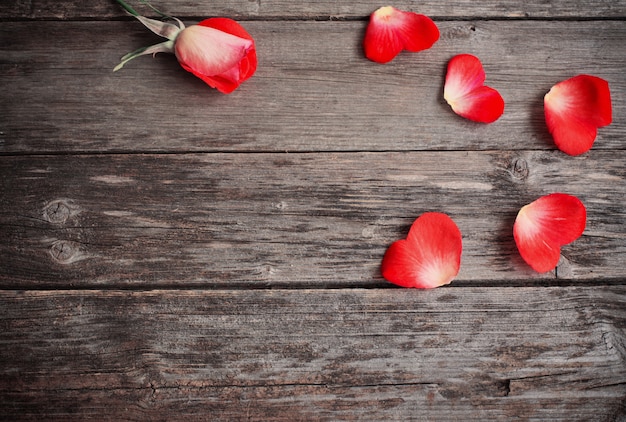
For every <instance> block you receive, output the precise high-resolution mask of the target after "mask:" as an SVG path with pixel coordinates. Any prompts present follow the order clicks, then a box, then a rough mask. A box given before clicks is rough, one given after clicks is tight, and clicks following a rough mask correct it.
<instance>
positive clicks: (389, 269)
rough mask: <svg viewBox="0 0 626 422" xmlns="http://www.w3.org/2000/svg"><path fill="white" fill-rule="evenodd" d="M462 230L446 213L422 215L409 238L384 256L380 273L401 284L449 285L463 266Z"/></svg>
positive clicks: (416, 285)
mask: <svg viewBox="0 0 626 422" xmlns="http://www.w3.org/2000/svg"><path fill="white" fill-rule="evenodd" d="M461 251H462V242H461V232H460V231H459V228H458V227H457V226H456V224H455V223H454V221H452V219H451V218H450V217H448V216H447V215H446V214H442V213H438V212H428V213H425V214H422V215H421V216H420V217H419V218H418V219H417V220H415V222H414V223H413V225H412V226H411V230H409V234H408V236H407V238H406V239H403V240H398V241H396V242H394V243H393V244H392V245H391V246H390V247H389V249H387V252H386V253H385V256H384V257H383V261H382V265H381V273H382V275H383V277H384V278H385V279H386V280H387V281H390V282H391V283H394V284H397V285H399V286H402V287H416V288H421V289H429V288H433V287H439V286H442V285H444V284H449V283H450V282H451V281H452V280H453V279H454V278H455V277H456V275H457V274H458V273H459V268H460V266H461Z"/></svg>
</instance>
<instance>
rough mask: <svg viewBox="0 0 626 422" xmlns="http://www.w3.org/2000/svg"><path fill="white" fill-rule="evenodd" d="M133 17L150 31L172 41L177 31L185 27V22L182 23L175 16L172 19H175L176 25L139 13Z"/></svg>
mask: <svg viewBox="0 0 626 422" xmlns="http://www.w3.org/2000/svg"><path fill="white" fill-rule="evenodd" d="M135 17H136V18H137V19H138V20H139V22H141V23H142V24H143V25H144V26H145V27H146V28H148V29H149V30H150V31H152V32H154V33H155V34H157V35H159V36H161V37H163V38H167V39H168V40H170V41H174V40H175V39H176V37H177V36H178V33H179V32H180V31H182V30H183V29H185V24H183V23H182V22H181V21H180V20H179V19H176V18H174V19H176V22H177V23H178V26H177V25H174V24H172V23H167V22H163V21H158V20H156V19H150V18H146V17H144V16H141V15H137V16H135Z"/></svg>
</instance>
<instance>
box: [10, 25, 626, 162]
mask: <svg viewBox="0 0 626 422" xmlns="http://www.w3.org/2000/svg"><path fill="white" fill-rule="evenodd" d="M245 25H246V27H247V28H248V29H249V31H250V32H251V33H252V34H253V35H254V36H255V37H256V39H257V43H258V53H259V60H260V62H259V69H258V71H257V74H256V75H255V76H254V77H253V78H252V79H251V80H249V81H247V82H246V83H245V84H244V85H242V87H241V88H240V90H238V91H236V92H235V93H233V94H231V95H230V96H225V95H222V94H219V93H218V92H216V91H215V90H212V89H210V88H209V87H207V86H206V85H205V84H204V83H203V82H202V81H200V80H199V79H197V78H195V77H193V76H192V75H191V74H188V73H187V72H185V71H184V70H183V69H182V68H180V66H179V65H178V64H177V63H176V61H175V59H174V58H173V57H172V56H157V58H156V59H151V58H150V57H143V58H140V59H137V60H135V61H134V62H132V63H129V65H128V66H127V68H125V69H123V70H122V71H120V72H118V73H113V72H112V71H111V69H112V68H113V66H114V65H115V64H117V62H118V60H119V58H120V56H121V55H123V54H125V53H126V52H128V51H132V50H134V49H135V48H137V47H140V46H142V45H149V44H151V43H155V42H156V41H157V38H155V36H153V35H151V34H149V33H148V31H147V30H145V29H144V28H142V27H141V25H140V24H138V23H137V22H46V23H45V25H42V24H41V23H39V22H17V23H8V22H7V23H3V25H2V26H1V27H0V38H1V39H3V45H2V47H0V56H1V57H2V59H1V62H0V85H1V86H2V87H3V95H4V97H5V98H7V99H11V100H8V101H2V102H0V128H1V130H0V152H2V153H18V152H19V153H22V152H24V153H33V152H35V153H40V152H60V151H67V152H105V151H117V152H137V151H152V152H162V151H169V152H173V151H311V150H314V151H373V150H441V149H445V150H490V149H499V150H511V149H553V148H554V145H553V142H552V140H551V137H550V135H549V134H548V132H547V129H546V128H545V122H544V117H543V95H544V94H545V93H546V92H547V91H548V90H549V89H550V87H551V86H552V85H553V84H555V83H556V82H558V81H560V80H563V79H566V78H568V77H571V76H573V75H575V74H578V73H591V74H595V75H597V76H600V77H603V78H605V79H607V80H608V81H609V83H610V87H611V91H612V95H613V107H614V122H613V124H612V125H611V126H608V127H606V128H602V129H601V130H600V132H599V136H598V139H597V141H596V144H595V146H594V148H595V149H600V150H611V149H619V150H623V148H624V139H626V101H623V99H624V98H626V73H625V72H624V69H625V68H626V21H601V22H600V21H583V22H572V21H568V22H552V21H548V22H540V23H538V22H536V21H519V22H518V21H513V22H508V21H477V22H473V23H472V22H464V21H462V22H441V23H440V27H441V32H442V37H441V40H440V41H439V42H438V43H437V44H436V45H435V47H434V48H432V49H431V50H428V51H426V52H421V53H419V54H403V55H401V56H400V57H398V58H397V59H396V60H395V61H394V62H392V63H391V64H388V65H379V64H375V63H372V62H370V61H368V60H366V59H365V58H364V57H363V53H362V50H361V39H362V35H363V31H364V28H365V22H285V21H281V22H246V24H245ZM103 34H106V35H103ZM463 52H466V53H472V54H476V55H478V56H479V57H480V58H481V59H482V61H483V63H484V65H485V68H486V71H487V82H488V84H490V85H491V86H493V87H495V88H497V89H498V90H500V92H501V93H502V95H503V96H504V98H505V100H506V103H507V106H506V110H505V114H504V115H503V117H502V118H501V119H500V120H498V121H497V122H496V123H494V124H491V125H482V124H475V123H472V122H468V121H466V120H464V119H462V118H460V117H458V116H456V115H455V114H454V113H452V111H451V110H450V109H449V107H448V105H447V104H446V103H445V101H444V100H443V96H442V89H443V88H442V87H443V79H444V75H445V67H446V63H447V62H448V60H449V59H450V58H451V57H453V56H454V55H455V54H458V53H463ZM18 99H19V100H18Z"/></svg>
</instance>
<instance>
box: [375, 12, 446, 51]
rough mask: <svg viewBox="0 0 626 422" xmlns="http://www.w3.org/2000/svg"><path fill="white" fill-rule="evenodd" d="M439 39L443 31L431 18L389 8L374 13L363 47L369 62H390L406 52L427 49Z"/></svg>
mask: <svg viewBox="0 0 626 422" xmlns="http://www.w3.org/2000/svg"><path fill="white" fill-rule="evenodd" d="M438 39H439V29H438V28H437V25H436V24H435V22H433V21H432V19H430V18H429V17H428V16H425V15H420V14H417V13H414V12H406V11H404V10H398V9H396V8H394V7H392V6H386V7H381V8H380V9H378V10H376V11H375V12H374V13H372V14H371V16H370V22H369V24H368V25H367V30H366V31H365V38H364V39H363V47H364V49H365V56H366V57H367V58H368V59H370V60H372V61H375V62H378V63H387V62H389V61H391V60H393V58H394V57H396V56H397V55H398V53H400V51H402V50H403V49H404V50H408V51H412V52H418V51H422V50H426V49H428V48H430V47H432V46H433V44H434V43H435V42H436V41H437V40H438Z"/></svg>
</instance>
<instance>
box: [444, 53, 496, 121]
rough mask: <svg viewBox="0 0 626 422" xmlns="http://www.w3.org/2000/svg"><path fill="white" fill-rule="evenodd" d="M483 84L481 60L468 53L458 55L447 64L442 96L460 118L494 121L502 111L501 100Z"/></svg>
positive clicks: (483, 75)
mask: <svg viewBox="0 0 626 422" xmlns="http://www.w3.org/2000/svg"><path fill="white" fill-rule="evenodd" d="M484 82H485V71H484V69H483V65H482V63H481V62H480V60H479V59H478V58H477V57H475V56H472V55H471V54H459V55H458V56H455V57H453V58H452V60H450V62H449V63H448V73H447V74H446V81H445V84H444V88H443V97H444V98H445V100H446V101H447V102H448V104H450V106H451V107H452V110H453V111H454V112H455V113H456V114H458V115H459V116H462V117H465V118H466V119H469V120H473V121H475V122H481V123H492V122H495V121H496V120H498V118H500V116H502V113H503V112H504V99H502V96H501V95H500V93H499V92H498V91H496V90H495V89H493V88H490V87H488V86H485V85H483V84H484Z"/></svg>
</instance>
